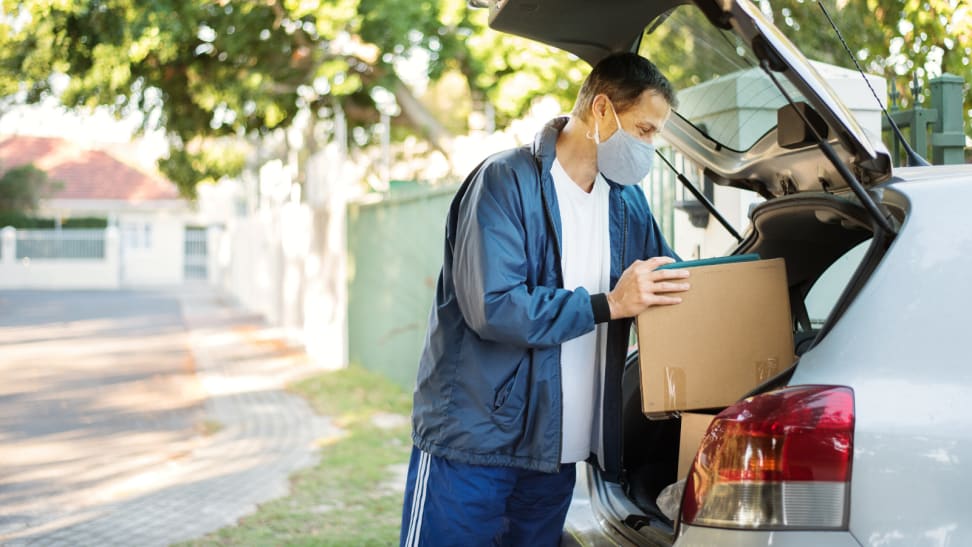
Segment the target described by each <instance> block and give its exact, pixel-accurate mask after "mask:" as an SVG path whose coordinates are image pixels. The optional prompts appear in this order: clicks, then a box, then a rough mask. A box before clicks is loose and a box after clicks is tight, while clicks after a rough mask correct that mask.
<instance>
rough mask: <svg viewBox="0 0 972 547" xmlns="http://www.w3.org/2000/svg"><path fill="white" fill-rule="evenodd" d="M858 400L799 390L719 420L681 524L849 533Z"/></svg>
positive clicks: (750, 403)
mask: <svg viewBox="0 0 972 547" xmlns="http://www.w3.org/2000/svg"><path fill="white" fill-rule="evenodd" d="M853 440H854V392H853V391H852V390H851V389H850V388H847V387H841V386H796V387H788V388H784V389H781V390H778V391H773V392H770V393H765V394H762V395H757V396H755V397H751V398H749V399H746V400H744V401H740V402H738V403H736V404H735V405H733V406H731V407H729V408H727V409H726V410H724V411H722V412H721V413H719V415H718V416H716V417H715V419H714V420H713V421H712V424H711V425H710V426H709V430H708V432H707V433H706V434H705V437H703V439H702V444H701V446H700V447H699V452H698V454H697V455H696V458H695V462H694V463H693V464H692V468H691V470H690V471H689V475H688V478H687V480H686V484H685V499H684V501H683V503H682V516H681V522H682V523H684V524H692V525H699V526H716V527H724V528H745V529H774V530H778V529H785V528H814V529H842V528H846V527H847V505H848V502H849V498H848V487H849V485H850V473H851V468H850V466H851V457H852V451H853Z"/></svg>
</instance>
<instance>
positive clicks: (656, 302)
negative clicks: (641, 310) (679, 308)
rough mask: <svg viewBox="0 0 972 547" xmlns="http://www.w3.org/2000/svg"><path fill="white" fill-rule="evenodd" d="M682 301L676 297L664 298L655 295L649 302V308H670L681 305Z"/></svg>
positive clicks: (661, 295)
mask: <svg viewBox="0 0 972 547" xmlns="http://www.w3.org/2000/svg"><path fill="white" fill-rule="evenodd" d="M681 303H682V299H681V298H680V297H678V296H665V295H663V294H656V295H653V296H652V297H651V302H650V303H649V304H648V305H649V306H671V305H674V304H681Z"/></svg>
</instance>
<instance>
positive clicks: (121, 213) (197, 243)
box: [0, 135, 207, 287]
mask: <svg viewBox="0 0 972 547" xmlns="http://www.w3.org/2000/svg"><path fill="white" fill-rule="evenodd" d="M120 153H124V152H123V151H120ZM25 164H32V165H33V166H34V167H36V168H38V169H40V170H42V171H44V172H46V173H47V175H48V176H49V177H50V178H51V179H52V180H55V181H57V182H59V183H60V186H59V188H58V189H57V191H56V192H55V194H54V195H52V196H49V197H47V198H45V199H43V200H42V201H41V204H40V210H39V211H38V214H39V216H41V217H49V218H55V219H56V220H57V221H58V222H60V221H63V220H65V219H67V218H72V217H75V218H76V217H100V218H105V219H107V223H108V229H107V230H104V231H99V233H92V232H94V231H92V230H85V231H84V232H86V233H84V234H82V231H81V230H62V231H60V234H59V235H52V234H43V233H40V232H41V231H39V230H20V231H19V232H21V233H17V234H16V235H15V236H11V235H10V230H8V231H7V235H5V247H6V246H7V245H8V244H7V242H6V239H10V238H13V239H15V240H16V243H17V244H19V246H20V248H21V250H20V251H19V252H15V254H16V256H13V255H9V256H8V253H7V252H6V250H5V251H4V252H3V262H4V263H5V264H7V265H9V264H10V263H12V262H17V267H18V268H20V269H21V270H24V269H25V268H29V269H31V270H33V271H32V272H26V271H21V272H20V274H19V275H14V272H7V273H8V275H5V276H4V275H2V272H3V270H0V286H52V287H59V286H81V287H118V286H146V285H172V284H177V283H181V282H182V281H183V280H185V279H186V278H205V277H206V272H207V261H206V248H207V233H206V229H205V228H203V227H200V226H199V224H204V223H203V222H202V221H201V219H200V217H199V214H198V212H196V211H194V210H193V208H192V207H191V205H190V203H189V202H187V201H186V200H184V199H182V198H181V197H180V196H179V192H178V190H177V188H176V187H175V185H174V184H173V183H172V182H170V181H168V180H166V179H164V178H163V177H161V176H159V175H154V174H150V173H147V172H144V171H142V170H140V169H138V168H136V167H134V166H132V165H130V164H128V163H127V162H125V161H123V160H122V159H121V157H120V156H116V155H115V154H113V153H112V151H111V150H106V149H93V148H88V147H84V146H80V145H78V144H76V143H74V142H72V141H69V140H66V139H62V138H56V137H36V136H22V135H18V136H12V137H8V138H6V139H5V140H3V141H0V172H3V171H6V170H7V169H11V168H14V167H18V166H21V165H25ZM100 232H104V233H100ZM112 234H114V235H112ZM30 237H33V238H41V239H44V238H46V239H50V238H52V237H57V238H61V239H65V238H75V239H79V238H80V239H86V238H95V239H97V238H104V241H105V246H104V248H103V250H102V248H101V247H98V249H99V250H98V251H96V252H95V253H94V255H95V256H76V255H77V254H78V253H77V252H75V253H73V254H72V253H61V256H57V255H58V252H57V251H52V252H51V253H48V254H47V255H46V256H33V257H32V256H29V252H28V251H27V250H24V249H27V248H30V246H29V245H27V244H25V243H24V242H25V241H27V238H30ZM10 244H12V243H10ZM65 245H67V244H59V247H58V248H65ZM111 245H116V246H117V249H113V248H111ZM33 248H34V249H39V248H45V249H48V248H51V249H53V248H54V246H48V247H44V246H40V247H37V246H35V247H33ZM33 252H34V253H35V255H36V254H41V255H43V254H44V253H43V252H41V251H39V250H35V251H33ZM11 253H14V251H11ZM25 259H26V260H25ZM84 260H89V261H91V262H92V263H91V264H82V263H81V262H83V261H84ZM98 260H101V262H100V263H99V264H97V267H96V265H95V264H94V262H97V261H98ZM112 260H117V264H107V263H106V262H111V261H112ZM65 261H68V262H70V263H71V264H70V267H71V268H72V270H73V271H74V272H75V274H77V272H79V271H83V266H90V267H91V268H90V269H91V271H90V272H89V273H90V276H89V277H90V278H85V276H81V277H82V278H81V279H79V278H78V275H70V274H68V275H66V276H64V275H59V274H56V270H57V269H58V268H61V269H63V267H64V266H65ZM52 268H53V269H52ZM47 270H50V273H49V275H41V274H42V273H47ZM4 277H5V278H6V281H7V282H6V283H5V282H4V279H3V278H4ZM18 280H19V281H18Z"/></svg>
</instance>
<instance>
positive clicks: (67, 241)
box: [0, 226, 121, 289]
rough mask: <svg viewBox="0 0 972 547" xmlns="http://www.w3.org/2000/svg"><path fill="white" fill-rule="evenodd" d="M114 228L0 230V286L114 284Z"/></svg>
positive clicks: (116, 259)
mask: <svg viewBox="0 0 972 547" xmlns="http://www.w3.org/2000/svg"><path fill="white" fill-rule="evenodd" d="M120 282H121V278H120V268H119V245H118V230H117V229H116V228H113V227H110V228H106V229H104V230H15V229H14V228H11V227H9V226H8V227H6V228H3V230H0V288H5V289H26V288H86V289H88V288H99V289H110V288H117V287H118V286H119V285H120Z"/></svg>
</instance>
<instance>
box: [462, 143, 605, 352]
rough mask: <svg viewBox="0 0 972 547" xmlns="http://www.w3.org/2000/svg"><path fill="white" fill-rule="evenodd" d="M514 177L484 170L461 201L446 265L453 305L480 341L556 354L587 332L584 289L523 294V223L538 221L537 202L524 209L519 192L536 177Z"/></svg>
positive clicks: (589, 315)
mask: <svg viewBox="0 0 972 547" xmlns="http://www.w3.org/2000/svg"><path fill="white" fill-rule="evenodd" d="M519 171H520V172H518V170H517V169H514V168H513V167H511V166H510V165H508V164H507V163H504V162H502V161H497V162H492V163H488V164H487V165H485V166H484V167H483V168H482V169H481V170H480V172H479V174H478V175H477V177H476V179H477V180H474V181H473V184H472V185H471V187H470V188H469V190H468V192H467V193H466V195H465V196H464V197H463V199H462V203H461V204H460V208H459V215H458V218H457V225H456V231H455V234H456V235H455V243H454V249H453V261H452V279H453V282H454V285H455V289H456V300H457V302H458V304H459V308H460V310H462V314H463V317H464V318H465V320H466V322H467V323H468V324H469V326H470V328H472V329H473V330H474V331H475V332H476V334H478V335H479V336H480V337H481V338H483V339H486V340H493V341H496V342H502V343H506V344H511V345H516V346H523V347H549V346H555V345H559V344H562V343H563V342H565V341H567V340H570V339H572V338H576V337H577V336H580V335H581V334H584V333H586V332H589V331H591V330H593V329H594V314H593V311H592V308H591V300H590V295H589V294H588V293H587V291H585V290H584V289H583V288H578V289H577V290H574V291H569V290H565V289H557V288H551V287H541V286H537V287H533V288H530V287H528V285H527V272H528V271H529V270H528V268H529V267H530V266H531V265H530V264H528V260H530V258H529V257H528V256H527V244H526V237H527V232H526V229H525V226H526V222H525V220H526V219H525V215H526V214H530V215H542V214H544V213H543V204H542V203H539V201H540V199H539V198H536V199H537V201H538V203H535V204H534V203H530V204H524V202H523V198H522V197H521V196H522V194H521V192H520V191H519V185H520V184H521V183H524V184H536V178H535V177H536V172H535V170H534V169H533V168H532V166H530V169H529V171H528V173H529V174H521V173H522V172H523V171H526V170H525V169H521V170H519ZM526 177H530V179H529V180H521V179H524V178H526ZM525 207H526V208H527V210H525ZM533 266H534V267H542V266H541V265H539V264H535V265H533Z"/></svg>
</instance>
